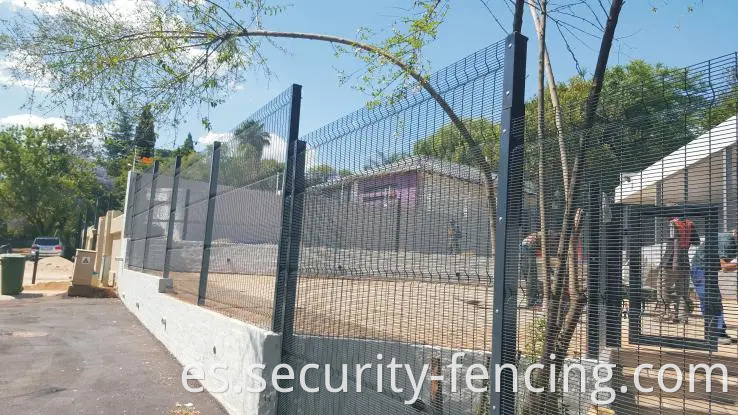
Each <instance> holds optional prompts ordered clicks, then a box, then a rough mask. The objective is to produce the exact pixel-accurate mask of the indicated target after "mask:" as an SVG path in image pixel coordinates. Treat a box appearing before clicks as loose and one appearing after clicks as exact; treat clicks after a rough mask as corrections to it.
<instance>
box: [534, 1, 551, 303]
mask: <svg viewBox="0 0 738 415" xmlns="http://www.w3.org/2000/svg"><path fill="white" fill-rule="evenodd" d="M546 3H547V0H540V1H539V6H540V8H541V14H542V22H538V17H537V16H535V19H536V28H537V32H538V123H537V126H538V210H539V216H540V221H541V232H540V238H541V241H540V243H541V259H542V262H543V270H544V271H543V276H544V278H543V306H544V307H546V309H548V307H549V305H550V303H549V300H550V298H551V280H550V278H549V272H548V270H549V268H550V266H549V260H548V252H547V251H548V232H547V230H548V223H547V221H546V203H547V201H546V185H545V183H544V177H545V164H544V163H545V162H544V157H545V148H544V145H543V138H544V135H545V132H546V110H545V101H544V99H545V97H544V95H545V83H546V80H545V78H544V74H543V67H544V61H545V58H546ZM529 4H530V7H531V8H534V6H533V4H532V3H529Z"/></svg>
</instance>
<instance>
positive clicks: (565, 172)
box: [528, 3, 569, 194]
mask: <svg viewBox="0 0 738 415" xmlns="http://www.w3.org/2000/svg"><path fill="white" fill-rule="evenodd" d="M528 6H530V14H531V15H532V16H533V24H534V25H535V27H536V32H537V33H538V35H539V36H540V35H541V32H543V31H544V30H545V29H544V28H543V25H544V24H545V22H542V21H541V20H539V17H538V11H537V10H536V8H535V6H533V3H528ZM541 10H542V11H543V10H544V9H543V7H541ZM544 13H545V11H544ZM544 37H545V34H544ZM539 64H540V63H539ZM543 65H544V66H545V70H546V79H547V80H548V93H549V95H550V98H551V106H552V107H553V111H554V122H555V123H556V133H557V138H558V141H559V157H561V176H562V179H563V181H564V194H566V193H568V191H569V162H568V157H567V155H566V145H565V143H564V115H563V111H562V109H561V104H560V103H559V90H558V87H557V85H556V78H554V73H553V67H552V66H551V59H549V56H548V47H546V46H545V44H544V45H543Z"/></svg>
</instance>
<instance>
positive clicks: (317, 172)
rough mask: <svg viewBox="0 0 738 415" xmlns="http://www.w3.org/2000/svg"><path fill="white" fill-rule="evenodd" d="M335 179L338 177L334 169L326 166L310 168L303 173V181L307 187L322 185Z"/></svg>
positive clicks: (319, 165)
mask: <svg viewBox="0 0 738 415" xmlns="http://www.w3.org/2000/svg"><path fill="white" fill-rule="evenodd" d="M335 177H338V174H337V173H336V169H335V168H333V166H330V165H328V164H318V165H317V166H312V167H310V168H308V169H307V171H306V172H305V181H306V182H307V185H308V186H316V185H319V184H323V183H326V182H328V181H329V180H331V179H332V178H335Z"/></svg>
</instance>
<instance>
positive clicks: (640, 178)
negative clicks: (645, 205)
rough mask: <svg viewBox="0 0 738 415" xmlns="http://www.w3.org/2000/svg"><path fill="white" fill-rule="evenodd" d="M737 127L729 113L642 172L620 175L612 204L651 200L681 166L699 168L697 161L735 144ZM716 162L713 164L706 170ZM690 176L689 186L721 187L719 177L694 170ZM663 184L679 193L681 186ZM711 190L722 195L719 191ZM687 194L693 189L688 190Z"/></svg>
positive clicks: (674, 177) (677, 177)
mask: <svg viewBox="0 0 738 415" xmlns="http://www.w3.org/2000/svg"><path fill="white" fill-rule="evenodd" d="M737 130H738V126H737V125H736V117H735V116H733V117H731V118H729V119H727V120H726V121H723V122H722V123H720V124H718V125H717V126H716V127H714V128H712V129H711V130H710V131H708V132H706V133H704V134H702V135H700V136H699V137H697V138H695V139H694V140H692V141H690V142H689V143H687V144H686V145H684V146H682V147H680V148H679V149H677V150H675V151H673V152H671V153H670V154H668V155H667V156H666V157H664V158H662V159H661V160H659V161H657V162H655V163H653V164H652V165H650V166H648V167H646V168H645V169H643V170H642V171H640V172H638V173H635V174H629V175H623V178H622V179H621V181H620V185H619V186H618V187H617V188H615V203H642V201H644V200H646V201H649V202H652V201H653V198H654V197H655V194H656V187H657V186H658V185H659V183H666V182H667V181H669V180H671V179H680V177H679V176H680V175H681V174H682V173H683V172H684V170H685V169H690V170H689V171H690V172H691V171H692V170H695V169H697V168H699V167H701V166H700V164H705V163H700V162H703V161H709V160H711V159H712V158H713V157H721V155H722V151H723V150H725V149H727V148H729V147H731V146H733V145H735V144H736V142H737V141H736V140H737V137H736V131H737ZM720 163H722V160H720ZM708 164H712V163H708ZM718 164H719V163H714V164H713V166H711V167H708V169H711V168H712V167H714V166H717V165H718ZM690 177H691V179H690V180H689V185H690V187H692V186H695V187H698V189H697V190H699V188H701V189H703V191H704V189H705V188H709V187H710V186H714V185H720V186H722V182H721V180H718V178H716V177H713V176H709V175H707V174H699V173H697V172H696V171H695V172H694V174H692V173H690ZM708 177H712V178H713V180H712V182H711V183H705V179H706V178H708ZM664 187H667V188H668V189H667V190H670V189H672V188H675V189H678V190H679V191H680V192H681V186H677V185H675V186H672V185H666V184H665V185H664ZM714 193H715V194H722V191H720V192H717V191H716V192H714ZM691 194H694V192H692V191H690V195H691Z"/></svg>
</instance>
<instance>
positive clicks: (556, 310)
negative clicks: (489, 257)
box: [516, 54, 738, 414]
mask: <svg viewBox="0 0 738 415" xmlns="http://www.w3.org/2000/svg"><path fill="white" fill-rule="evenodd" d="M737 68H738V59H736V55H735V54H731V55H727V56H723V57H720V58H716V59H713V60H710V61H707V62H703V63H700V64H697V65H693V66H690V67H687V68H681V69H669V68H665V67H653V66H650V65H647V64H644V63H642V62H636V63H632V64H630V65H628V66H625V67H620V68H616V69H614V70H611V71H610V72H609V73H608V78H607V79H608V83H606V84H605V87H604V89H603V92H602V94H601V97H600V103H599V106H598V107H597V110H596V111H595V112H593V117H592V118H591V119H589V120H588V119H587V108H586V100H585V99H584V98H585V97H582V99H575V100H573V101H570V102H568V103H565V105H563V107H562V109H561V115H562V117H561V119H562V120H563V123H561V124H560V125H561V126H562V127H563V128H561V129H560V128H559V127H558V126H557V123H556V120H555V116H556V114H555V111H554V109H553V108H550V107H549V108H546V113H545V115H546V121H545V129H544V130H543V131H542V134H539V130H538V118H537V115H538V114H537V112H536V111H535V109H534V108H535V106H534V105H531V108H530V111H529V112H528V116H527V119H526V124H525V129H526V133H525V135H526V140H527V146H526V147H527V154H526V157H527V159H526V168H525V170H524V173H523V175H524V180H525V181H530V182H533V183H535V186H536V188H537V189H538V196H539V198H540V201H541V204H540V205H539V206H540V207H542V208H543V213H544V215H540V213H541V212H540V210H539V212H538V213H539V216H540V217H541V218H543V219H545V221H543V220H542V222H544V223H545V226H543V227H542V230H543V231H544V232H545V234H542V233H540V232H539V233H538V234H533V235H531V237H530V239H529V241H531V242H532V243H533V249H530V250H527V253H526V256H527V258H526V260H525V261H524V262H526V263H528V264H530V266H529V267H528V268H527V269H525V272H524V274H525V275H524V278H523V280H524V281H525V282H527V284H526V285H527V291H525V292H524V293H522V294H523V295H522V296H521V297H520V298H519V300H520V303H521V304H520V305H521V307H520V309H519V312H518V316H517V322H516V323H517V326H518V339H517V343H518V345H519V349H520V350H521V351H522V352H523V354H522V356H521V362H522V361H526V363H528V364H529V363H531V362H535V361H540V362H542V363H543V364H545V365H548V364H549V363H556V364H560V365H561V364H565V363H568V364H571V363H572V362H581V360H580V359H581V357H584V356H587V357H589V358H592V359H596V360H595V361H594V362H593V363H590V364H589V365H588V366H587V367H590V368H591V365H592V364H594V363H608V364H614V365H616V366H615V369H613V371H614V375H613V377H612V380H610V381H609V382H608V384H607V387H608V388H610V387H611V388H613V391H615V392H617V393H615V394H613V396H614V401H613V402H611V403H609V404H608V405H603V406H608V407H610V408H613V409H615V410H616V412H617V413H634V414H635V413H650V412H651V411H662V410H665V408H669V411H672V412H674V413H730V412H734V411H735V410H736V404H735V402H734V401H733V400H726V396H725V395H724V394H723V393H722V392H716V388H715V386H714V385H713V388H712V390H713V392H706V391H705V386H706V385H705V384H704V383H701V384H700V383H699V382H698V386H697V387H696V388H695V389H696V390H697V392H696V393H695V392H690V391H689V390H688V388H689V378H688V374H689V372H690V370H691V369H690V364H698V363H704V364H707V365H712V364H714V363H717V362H726V361H734V360H735V359H736V358H737V357H738V351H737V350H738V349H736V345H735V343H734V340H733V339H735V327H736V326H738V307H737V306H736V301H737V300H738V297H736V282H737V281H738V274H736V271H735V266H734V265H730V262H733V263H734V262H735V257H736V252H735V248H734V247H735V246H736V245H735V244H736V239H735V236H733V235H732V234H731V232H732V230H733V229H735V228H736V212H737V211H738V204H737V200H738V199H736V196H735V195H736V189H738V185H737V184H736V181H735V174H736V173H735V172H736V162H735V151H736V144H737V143H738V138H737V134H736V132H738V129H737V128H738V127H737V126H736V114H737V112H736V111H737V108H738V105H737V104H738V79H737V78H736V75H737ZM539 139H540V147H539ZM562 147H563V151H562V150H561V148H562ZM562 154H565V155H566V156H568V159H567V160H566V162H564V161H563V160H562ZM539 160H541V161H542V162H541V164H540V165H539V164H538V162H539ZM562 167H566V168H562ZM565 174H568V175H569V176H568V180H566V181H565V177H564V175H565ZM572 177H574V179H572ZM572 180H574V182H572ZM544 236H545V238H547V241H546V242H545V243H543V242H542V239H543V237H544ZM731 247H733V248H731ZM731 249H732V250H731ZM536 252H538V255H537V256H536ZM536 280H537V283H538V290H537V291H538V292H535V291H534V290H532V289H531V288H532V285H533V283H535V281H536ZM538 304H542V307H540V306H538ZM607 347H609V348H610V349H608V348H607ZM551 354H553V355H555V356H556V357H555V358H553V359H552V358H550V357H549V356H550V355H551ZM642 363H647V364H651V365H653V369H652V370H648V371H642V372H640V384H641V385H648V386H644V387H645V388H647V387H650V386H656V388H655V389H654V391H652V392H650V393H648V392H645V391H643V390H638V389H636V387H635V384H634V383H633V382H634V381H633V374H634V373H635V371H636V368H637V366H638V365H640V364H642ZM667 364H672V365H674V366H672V367H670V368H669V367H667V369H668V370H666V371H665V373H666V375H665V378H666V379H667V380H666V381H664V384H666V385H667V387H668V388H672V386H674V385H675V383H677V381H676V379H677V375H676V372H677V371H679V372H681V373H682V374H683V375H684V381H683V383H682V384H677V386H676V387H674V389H673V390H672V391H671V392H666V391H665V390H664V389H662V388H659V385H658V384H657V383H658V379H657V377H658V373H659V371H660V370H661V369H662V368H664V367H665V366H667ZM698 373H702V374H701V375H700V374H698V375H697V378H698V379H704V378H703V377H704V372H699V371H698ZM728 373H729V374H730V376H734V375H735V366H734V365H732V366H729V368H728ZM700 376H702V377H700ZM711 379H713V381H714V380H715V379H718V377H717V376H713V377H711ZM550 380H551V379H550V377H549V374H548V372H545V371H541V372H539V375H538V376H536V377H535V380H534V382H536V381H537V382H539V385H544V384H546V385H548V384H549V382H550ZM554 382H555V383H556V384H557V385H558V386H559V390H562V388H563V387H564V386H569V387H572V386H573V385H574V383H572V382H568V385H567V381H566V380H565V379H564V378H563V377H562V374H561V373H560V372H559V375H558V377H556V379H555V380H554ZM534 384H535V383H534ZM575 390H577V391H578V390H579V386H576V389H575ZM718 390H720V391H721V390H722V386H720V387H719V388H718ZM608 395H609V392H608ZM591 404H592V401H591V399H590V397H589V396H587V395H586V394H578V393H573V394H572V393H566V392H564V393H561V392H560V393H557V394H553V393H545V394H530V393H523V394H520V395H519V396H518V407H520V408H526V409H528V410H531V411H532V412H529V413H544V412H545V413H554V412H556V413H564V412H566V411H568V412H569V413H572V412H582V411H586V410H587V409H588V408H589V407H590V405H591Z"/></svg>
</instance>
